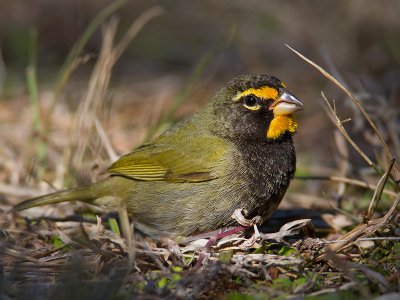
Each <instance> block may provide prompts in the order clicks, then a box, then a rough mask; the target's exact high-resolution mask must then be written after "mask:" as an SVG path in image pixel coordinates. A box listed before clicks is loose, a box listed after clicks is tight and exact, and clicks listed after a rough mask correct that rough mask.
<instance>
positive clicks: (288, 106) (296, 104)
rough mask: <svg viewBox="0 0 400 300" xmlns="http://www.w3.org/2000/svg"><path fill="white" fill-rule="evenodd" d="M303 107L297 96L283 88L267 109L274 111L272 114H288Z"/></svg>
mask: <svg viewBox="0 0 400 300" xmlns="http://www.w3.org/2000/svg"><path fill="white" fill-rule="evenodd" d="M303 108H304V107H303V103H302V102H301V101H300V100H299V99H298V98H297V97H295V96H294V95H292V94H291V93H289V92H288V91H286V90H283V93H282V94H281V95H280V96H279V97H278V98H277V99H276V100H275V102H274V103H272V105H271V106H270V108H269V109H270V110H272V111H273V112H274V116H280V115H290V114H292V113H294V112H296V111H299V110H302V109H303Z"/></svg>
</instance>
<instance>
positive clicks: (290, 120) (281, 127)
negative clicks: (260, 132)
mask: <svg viewBox="0 0 400 300" xmlns="http://www.w3.org/2000/svg"><path fill="white" fill-rule="evenodd" d="M296 129H297V121H296V119H295V118H294V115H293V114H290V115H280V116H276V117H274V118H273V119H272V121H271V123H270V124H269V128H268V130H267V138H269V139H273V140H274V139H277V138H279V137H280V136H281V135H282V134H284V133H285V132H286V131H288V132H290V133H292V134H293V133H295V132H296Z"/></svg>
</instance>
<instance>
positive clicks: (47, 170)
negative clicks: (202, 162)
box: [0, 0, 400, 207]
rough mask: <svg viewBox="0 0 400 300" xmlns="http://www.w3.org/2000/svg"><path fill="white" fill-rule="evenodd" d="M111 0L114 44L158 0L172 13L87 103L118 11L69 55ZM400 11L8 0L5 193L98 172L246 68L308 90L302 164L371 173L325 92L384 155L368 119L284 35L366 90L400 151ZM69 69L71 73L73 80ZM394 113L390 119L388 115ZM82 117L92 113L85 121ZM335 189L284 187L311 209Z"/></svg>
mask: <svg viewBox="0 0 400 300" xmlns="http://www.w3.org/2000/svg"><path fill="white" fill-rule="evenodd" d="M113 4H116V5H117V6H118V7H119V8H118V7H117V8H114V10H113V13H110V15H111V16H112V17H113V20H114V21H115V20H117V21H115V22H118V24H117V26H116V27H117V29H116V33H115V37H114V44H117V43H118V41H119V40H120V39H121V38H122V37H123V36H124V34H125V33H126V32H127V30H128V29H129V28H130V26H131V25H132V23H133V22H135V20H138V18H139V17H140V16H141V15H142V14H143V13H144V12H145V11H148V10H149V9H151V8H154V7H155V6H157V7H161V9H162V10H163V13H162V14H160V15H158V16H156V17H154V18H152V19H151V20H149V22H148V23H146V24H142V25H144V26H143V28H141V29H140V30H139V32H138V34H137V35H136V36H135V37H134V38H133V39H132V41H131V42H130V43H129V46H128V47H127V48H126V50H125V51H124V52H123V53H122V55H121V57H120V58H119V59H118V60H117V61H116V62H115V65H113V68H112V69H111V68H110V69H109V71H110V72H109V73H107V72H106V71H104V69H103V71H104V72H105V73H102V74H106V73H107V74H108V75H110V76H111V79H110V82H109V83H108V81H107V80H105V81H101V80H100V81H99V80H98V81H97V84H98V85H95V86H96V87H97V89H94V90H98V89H99V87H100V88H101V87H105V89H106V90H105V91H104V93H103V94H100V95H99V96H98V97H99V98H101V103H100V104H99V105H98V106H96V105H93V104H88V105H89V107H91V108H89V109H88V108H87V107H86V108H85V107H84V106H83V104H82V103H91V102H90V101H89V100H88V99H89V98H90V97H89V96H90V95H89V96H88V91H90V84H91V83H93V82H95V80H94V78H95V77H94V76H95V75H94V74H95V72H99V71H98V70H97V71H96V67H95V65H96V63H97V62H98V61H99V57H100V56H101V55H100V52H101V48H102V45H103V46H104V36H105V32H106V31H107V29H106V27H107V24H108V28H109V29H110V26H111V25H110V23H109V20H110V17H106V18H104V20H103V21H102V22H100V23H102V25H100V26H99V27H96V28H95V29H94V30H93V33H91V34H90V35H89V36H88V37H87V39H86V41H85V43H84V45H83V46H82V49H81V51H80V52H79V55H77V56H76V57H75V61H74V63H71V61H70V65H69V66H70V67H69V69H70V71H71V72H70V74H69V73H68V72H66V71H65V62H66V59H67V57H68V55H69V54H70V51H71V49H72V48H73V47H74V45H76V43H77V42H78V41H79V40H80V38H81V37H82V35H83V34H84V33H85V30H87V28H88V26H89V27H90V26H91V24H92V25H93V23H91V22H93V20H96V18H97V19H99V18H100V17H99V16H101V15H102V14H104V10H105V9H106V10H107V9H108V11H110V5H111V6H112V5H113ZM120 4H121V5H120ZM107 7H108V8H107ZM156 10H157V9H156ZM399 11H400V2H399V1H396V0H382V1H364V0H353V1H346V0H338V1H327V0H315V1H281V0H279V1H278V0H273V1H256V0H249V1H236V0H230V1H211V0H210V1H178V0H175V1H155V0H151V1H127V2H126V3H122V1H114V2H113V1H104V0H86V1H77V0H68V1H61V0H59V1H51V0H35V1H29V2H27V1H21V0H14V1H4V0H2V1H0V51H1V52H0V53H1V55H0V144H1V146H0V182H2V184H3V185H4V186H3V188H2V193H3V195H5V196H3V198H2V199H3V200H4V199H7V201H16V200H19V199H21V198H24V197H26V196H28V195H31V194H36V193H39V190H41V191H42V192H43V189H44V191H47V190H48V189H50V188H53V187H55V188H61V187H66V186H71V185H75V184H78V183H83V182H87V181H90V180H94V179H95V178H96V176H97V174H98V173H99V172H100V171H101V170H102V169H104V167H105V166H107V165H108V164H109V163H110V161H111V160H113V158H115V156H118V155H122V154H124V153H127V152H128V151H129V150H130V149H132V148H134V147H135V146H137V145H140V144H141V143H142V142H144V141H145V140H146V139H149V138H151V136H153V135H156V134H157V133H158V132H161V131H162V130H164V129H165V128H166V127H168V126H169V125H170V124H171V123H173V122H175V121H177V120H179V119H181V118H183V117H185V116H186V115H189V114H191V113H192V112H194V111H196V110H197V109H199V107H201V105H202V104H204V103H206V102H207V101H208V100H209V99H210V97H211V96H212V95H213V94H214V93H215V92H216V91H217V90H218V89H219V88H220V87H221V86H223V85H224V84H225V83H226V82H227V81H229V80H230V79H232V78H233V77H236V76H238V75H241V74H248V73H268V74H273V75H275V76H276V77H278V78H280V79H282V80H283V81H284V82H285V83H286V84H287V86H288V89H289V90H290V91H292V92H293V93H294V94H295V95H297V96H298V97H299V98H300V99H302V100H303V102H304V105H305V110H304V111H303V112H301V113H299V114H298V119H299V130H298V134H297V135H296V136H295V143H296V147H297V152H298V175H299V176H330V175H335V174H340V175H342V176H348V177H357V178H360V177H361V176H364V177H363V180H367V179H368V175H369V174H370V173H368V172H363V171H364V170H365V169H366V167H367V165H366V164H365V163H364V161H363V160H362V159H361V158H360V157H359V155H358V154H357V153H355V152H354V151H353V150H351V149H350V148H349V147H347V146H346V143H344V142H343V140H342V139H341V138H340V137H337V136H336V138H335V131H334V126H333V125H332V122H331V121H330V120H329V118H328V117H327V114H326V112H325V111H324V109H323V102H322V99H321V97H320V91H324V92H325V94H326V95H327V96H328V98H329V99H335V100H336V105H337V108H338V111H339V112H340V116H341V117H342V118H343V119H346V118H353V120H352V122H350V123H349V125H348V127H347V128H348V129H349V130H350V132H351V133H352V134H353V137H354V138H355V139H356V140H357V141H358V142H359V143H360V145H361V146H365V147H364V148H363V150H364V151H365V152H366V153H368V154H369V155H371V157H373V158H376V159H377V160H378V158H379V153H380V152H379V151H380V149H379V144H377V143H375V144H374V137H373V136H371V133H370V132H369V131H368V129H367V124H366V123H365V121H363V119H362V118H360V115H359V112H358V111H357V110H356V109H355V108H354V107H353V106H352V104H351V103H350V100H349V99H348V98H346V97H345V96H344V94H343V93H342V92H341V91H339V89H338V88H337V87H335V86H334V85H332V84H331V83H330V82H329V81H328V80H327V79H325V78H324V77H323V76H321V74H319V73H318V72H316V71H315V69H313V68H312V67H310V66H309V65H307V64H306V63H305V62H304V61H302V60H301V59H299V57H297V56H296V55H295V54H294V53H293V52H291V51H290V50H289V49H288V48H287V47H286V46H285V44H288V45H290V46H291V47H293V48H295V49H296V50H298V51H300V52H301V53H302V54H304V55H305V56H307V57H309V58H311V59H312V60H314V61H315V62H317V63H318V64H320V65H321V66H323V67H324V68H326V69H327V70H328V71H330V72H331V73H332V74H333V75H334V76H336V77H337V78H338V79H339V80H340V81H341V82H342V83H344V84H345V86H346V87H348V88H349V90H350V91H352V92H354V93H355V94H356V95H358V96H359V97H360V100H361V101H363V103H364V104H365V105H366V108H367V109H368V111H369V112H371V113H372V115H373V116H374V118H375V120H376V122H377V123H378V125H379V126H380V128H382V129H383V130H384V132H385V138H386V139H387V140H388V142H389V144H390V145H391V146H392V147H394V149H395V151H394V152H395V153H397V154H398V153H400V152H399V151H400V148H399V142H398V139H399V135H400V133H399V126H398V125H399V124H398V120H399V111H398V107H399V104H400V99H399V94H398V88H399V86H398V83H399V79H400V68H399V64H400V39H399V37H400V21H399V18H398V12H399ZM157 14H158V13H157ZM114 24H116V23H114ZM111 27H112V26H111ZM71 66H73V67H71ZM67 69H68V68H67ZM31 71H32V72H31ZM63 72H64V73H63ZM62 74H64V75H65V74H68V76H67V80H65V82H63V81H62V80H61V79H60V78H61V77H62ZM64 78H65V77H64ZM60 82H62V83H61V84H60ZM99 82H100V83H99ZM101 82H103V85H101ZM104 82H106V84H104ZM94 98H96V97H94ZM95 100H96V99H95ZM91 114H92V115H94V116H95V118H94V119H90V118H91V117H90V118H89V115H90V116H92V115H91ZM385 118H386V119H385ZM387 118H390V120H391V121H390V124H391V125H390V126H391V128H392V129H391V130H388V129H387V127H385V126H386V125H385V124H389V123H387V122H388V119H387ZM85 119H86V121H87V119H90V120H92V121H90V122H89V123H90V124H89V125H88V124H86V123H85V122H86V121H85ZM96 120H98V121H99V122H97V121H96ZM95 121H96V122H95ZM82 126H83V127H84V128H89V129H88V130H87V131H85V130H82V128H83V127H82ZM77 132H78V134H77ZM80 134H82V136H83V138H81V137H82V136H81V135H80ZM82 144H84V145H83V146H82ZM343 145H345V146H343ZM374 145H375V146H376V148H375V146H374ZM79 147H83V148H84V149H83V150H82V149H81V150H76V149H79ZM77 153H80V156H79V158H78V160H75V158H76V157H75V156H76V155H77ZM343 157H344V158H345V162H346V163H345V166H344V167H343V164H342V163H343ZM372 181H373V180H372ZM10 187H13V189H11V191H10V190H7V188H10ZM32 189H33V190H32ZM339 190H340V188H339V187H338V186H336V183H335V184H334V185H333V186H332V184H331V185H329V184H327V183H326V182H325V181H320V180H318V181H315V180H307V181H304V180H296V181H295V182H294V184H293V185H292V187H291V190H290V194H289V197H288V198H289V199H292V200H293V199H294V200H293V201H294V202H295V205H299V206H305V207H311V206H315V205H318V203H320V202H318V201H315V200H320V198H318V197H328V198H334V199H336V200H337V198H341V197H343V195H345V193H344V192H343V190H342V191H341V192H339ZM338 193H341V194H340V195H339V197H337V194H338ZM362 193H365V191H364V190H362ZM0 194H1V193H0ZM305 194H306V195H308V196H307V197H302V195H303V196H304V195H305ZM290 195H292V196H290ZM311 195H313V196H311ZM368 195H369V194H368ZM313 197H316V198H313ZM349 197H350V196H349ZM10 199H11V200H10ZM304 199H306V200H304ZM368 201H369V198H368V200H367V203H368Z"/></svg>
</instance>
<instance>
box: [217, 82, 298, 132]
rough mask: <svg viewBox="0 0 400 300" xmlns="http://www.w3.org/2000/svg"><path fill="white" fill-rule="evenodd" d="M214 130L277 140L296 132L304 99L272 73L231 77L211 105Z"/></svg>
mask: <svg viewBox="0 0 400 300" xmlns="http://www.w3.org/2000/svg"><path fill="white" fill-rule="evenodd" d="M209 109H211V114H212V115H213V116H212V118H213V119H214V120H215V121H216V122H212V123H214V124H213V125H212V126H213V128H211V130H213V131H214V132H216V133H217V134H220V135H225V136H227V137H231V138H240V139H246V140H266V139H267V140H277V139H279V138H281V137H283V136H285V134H286V133H287V134H289V135H291V134H294V133H295V132H296V128H297V122H296V119H295V118H294V115H293V114H294V113H295V112H296V111H299V110H302V109H303V103H302V102H301V101H300V100H299V99H298V98H296V97H295V96H294V95H293V94H291V93H290V92H289V91H288V90H287V89H286V86H285V84H284V83H282V81H280V80H279V79H278V78H276V77H273V76H269V75H244V76H240V77H237V78H235V79H233V80H232V81H230V82H229V83H228V84H227V86H226V87H224V88H223V89H222V90H220V91H219V92H218V93H217V94H216V95H215V97H214V98H213V100H212V101H211V103H210V105H209Z"/></svg>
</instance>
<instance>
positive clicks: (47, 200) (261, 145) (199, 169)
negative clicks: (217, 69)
mask: <svg viewBox="0 0 400 300" xmlns="http://www.w3.org/2000/svg"><path fill="white" fill-rule="evenodd" d="M302 108H303V104H302V103H301V101H300V100H299V99H297V98H296V97H295V96H293V94H291V93H289V92H288V90H287V89H286V87H285V85H284V84H283V83H282V82H281V81H280V80H279V79H277V78H276V77H273V76H269V75H247V76H240V77H237V78H235V79H233V80H232V81H230V82H229V83H228V84H227V85H226V86H225V87H224V88H222V89H221V90H220V91H219V92H218V93H217V94H216V95H215V96H214V97H213V98H212V99H211V101H210V102H209V103H208V104H207V105H206V106H205V107H204V108H203V109H202V110H201V111H200V112H198V113H197V114H195V115H193V116H192V117H191V118H189V119H187V120H185V121H182V122H179V123H178V124H176V125H175V126H174V127H172V128H171V129H169V130H167V131H166V132H164V133H163V134H162V135H161V136H159V137H157V138H156V139H155V140H153V141H152V142H150V143H147V144H144V145H142V146H141V147H139V148H137V149H135V150H134V151H133V152H131V153H129V154H127V155H125V156H122V157H121V158H120V159H119V160H118V161H116V162H115V163H114V164H112V165H111V166H110V167H109V168H108V169H107V172H108V173H109V175H110V176H109V177H108V178H106V179H104V180H102V181H99V182H97V183H94V184H91V185H88V186H83V187H77V188H73V189H69V190H66V191H61V192H56V193H52V194H49V195H44V196H40V197H37V198H34V199H30V200H27V201H24V202H22V203H20V204H18V205H17V206H16V207H15V210H22V209H27V208H30V207H34V206H39V205H45V204H51V203H58V202H64V201H74V200H78V201H82V202H86V203H90V204H94V205H99V206H102V207H107V208H111V209H115V210H116V209H118V207H120V205H121V203H123V204H124V205H125V207H126V208H127V211H128V214H129V216H130V218H131V219H132V221H133V222H134V223H135V225H136V228H138V229H139V230H140V231H142V232H143V233H145V234H146V235H149V236H151V237H154V238H159V237H161V236H167V237H171V238H177V237H184V236H190V235H194V234H198V233H203V232H208V231H211V230H215V229H218V228H220V227H223V226H228V225H233V224H234V223H235V222H236V221H235V220H234V219H233V218H232V217H231V216H232V213H233V212H234V211H235V210H236V209H245V210H246V211H247V213H248V214H247V216H246V217H249V218H252V217H255V216H261V217H262V218H263V219H265V218H267V217H268V216H269V215H270V214H271V213H272V212H273V211H274V210H275V209H276V208H277V206H278V204H279V203H280V201H281V199H282V197H283V195H284V194H285V192H286V189H287V187H288V185H289V182H290V180H291V179H292V178H293V174H294V172H295V166H296V155H295V149H294V146H293V141H292V135H293V134H294V133H295V131H296V127H297V122H296V120H295V118H294V116H293V113H294V112H296V111H298V110H301V109H302Z"/></svg>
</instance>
